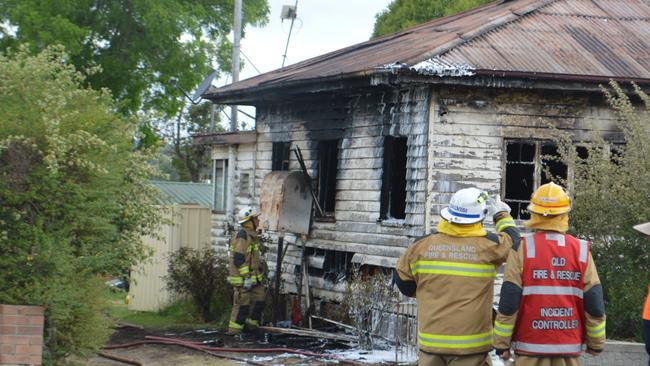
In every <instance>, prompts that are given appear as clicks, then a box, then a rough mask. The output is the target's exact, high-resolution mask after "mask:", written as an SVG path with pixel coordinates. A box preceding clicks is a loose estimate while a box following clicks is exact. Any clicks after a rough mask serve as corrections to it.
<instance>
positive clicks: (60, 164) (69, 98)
mask: <svg viewBox="0 0 650 366" xmlns="http://www.w3.org/2000/svg"><path fill="white" fill-rule="evenodd" d="M30 54H31V53H30V52H29V51H28V50H26V49H21V50H18V51H17V52H15V53H13V54H11V55H1V54H0V202H2V204H1V205H0V253H2V255H1V256H0V268H2V270H1V271H0V303H4V304H34V305H42V306H44V307H45V310H46V313H45V315H46V323H45V324H46V331H45V337H46V339H45V353H44V356H45V362H46V364H52V363H59V362H60V361H61V360H63V359H65V358H66V357H68V356H69V355H71V354H82V355H83V354H85V353H87V352H89V351H92V350H94V349H96V348H98V347H99V346H101V345H102V344H103V343H104V341H105V338H106V337H107V335H108V334H109V328H108V324H107V320H106V319H105V317H104V316H103V313H102V308H103V307H104V303H103V301H102V298H103V297H102V296H101V291H102V289H103V288H102V286H103V281H102V280H101V277H100V276H102V275H105V274H122V273H124V272H126V271H128V270H129V269H130V268H131V266H132V265H133V264H134V263H136V262H137V261H139V260H141V259H143V258H144V257H146V255H147V250H146V248H145V246H144V245H143V243H142V237H143V235H150V234H153V233H154V232H155V229H157V227H158V225H159V224H160V222H161V219H160V213H159V211H158V209H157V208H156V207H154V203H155V202H157V201H156V199H157V194H156V190H155V189H154V188H153V187H151V186H150V185H149V183H148V181H149V179H150V177H151V175H152V173H153V170H152V168H151V167H150V166H149V164H148V161H150V159H151V157H152V153H153V152H152V151H150V150H148V149H134V144H133V136H134V135H136V133H137V132H136V131H137V129H138V124H137V123H136V121H134V120H132V119H126V118H124V117H123V116H122V114H119V113H116V106H115V104H114V103H113V101H112V99H111V95H110V93H108V92H107V91H96V90H93V89H90V88H87V87H84V86H83V85H84V82H85V80H84V78H83V76H82V74H80V73H79V72H77V71H76V70H75V68H74V67H73V66H72V65H71V64H70V63H69V60H70V58H69V56H68V55H67V54H65V53H64V52H63V51H62V48H61V47H57V48H48V49H46V50H45V51H43V52H41V53H39V54H37V55H35V56H30Z"/></svg>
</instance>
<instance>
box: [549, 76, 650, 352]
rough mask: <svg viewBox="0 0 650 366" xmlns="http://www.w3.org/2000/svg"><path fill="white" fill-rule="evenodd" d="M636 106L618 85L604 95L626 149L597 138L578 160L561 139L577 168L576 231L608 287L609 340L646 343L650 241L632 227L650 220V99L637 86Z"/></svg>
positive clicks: (565, 139)
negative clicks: (644, 326) (644, 310)
mask: <svg viewBox="0 0 650 366" xmlns="http://www.w3.org/2000/svg"><path fill="white" fill-rule="evenodd" d="M633 88H634V90H635V96H633V98H634V99H635V100H637V101H642V104H639V103H637V105H638V107H635V105H634V103H633V102H632V101H631V98H630V97H629V96H628V95H627V94H626V93H625V92H624V90H623V89H622V88H621V87H620V86H619V85H618V84H616V83H614V82H612V83H610V89H604V88H603V91H604V93H605V96H606V98H607V100H608V102H609V105H610V106H611V107H612V108H613V110H614V112H615V116H616V124H617V127H618V128H619V129H620V130H621V131H622V133H623V136H624V138H625V144H624V145H613V144H612V143H609V142H607V141H605V140H604V139H603V138H602V136H600V135H598V134H595V133H594V134H593V136H592V138H591V140H590V141H589V142H584V143H583V142H581V144H583V145H584V146H585V147H586V150H587V152H588V154H587V156H586V157H584V156H583V157H582V158H581V157H579V156H578V154H577V152H576V149H575V141H572V138H571V136H568V135H561V137H560V138H559V144H558V145H559V146H560V149H559V150H560V154H561V156H562V159H563V160H564V161H565V162H566V163H567V165H568V166H569V167H570V169H571V170H573V179H572V180H570V181H569V182H568V183H569V186H573V189H572V193H573V196H574V204H573V210H572V211H571V214H570V224H571V231H572V233H573V234H575V235H577V236H580V237H585V238H588V239H590V240H591V242H592V247H591V251H592V255H593V257H594V260H595V262H596V266H597V268H598V273H599V275H600V279H601V282H602V284H603V288H604V292H605V301H606V312H607V336H608V337H609V338H619V339H630V338H636V339H637V340H641V339H642V338H641V330H640V314H641V306H642V304H643V299H644V295H645V290H646V289H647V284H648V282H647V281H648V273H649V272H650V260H649V259H650V258H649V257H650V247H649V246H648V242H647V239H646V238H645V237H644V236H643V235H641V234H639V233H637V232H636V231H634V230H633V229H632V226H633V225H635V224H638V223H642V222H646V221H650V205H649V204H648V202H650V159H648V156H650V129H649V128H648V124H649V123H650V118H649V117H650V115H649V113H648V112H649V111H650V98H649V97H648V95H646V94H645V93H643V92H642V91H641V90H640V89H639V88H638V87H637V86H636V85H633Z"/></svg>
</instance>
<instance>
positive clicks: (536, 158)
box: [501, 138, 572, 220]
mask: <svg viewBox="0 0 650 366" xmlns="http://www.w3.org/2000/svg"><path fill="white" fill-rule="evenodd" d="M510 144H526V145H532V148H533V152H532V154H533V156H532V158H533V160H532V161H526V160H524V161H522V160H519V161H514V160H513V161H511V160H509V156H508V155H509V153H508V146H509V145H510ZM548 148H555V149H556V151H557V144H556V143H554V142H553V141H552V140H532V139H516V138H513V139H504V141H503V159H502V174H501V177H502V179H501V199H502V200H503V201H504V202H506V203H508V204H509V205H510V206H511V207H512V211H513V212H512V217H513V218H514V219H515V220H527V219H528V218H529V217H530V214H529V213H528V212H527V211H526V207H527V206H528V204H529V203H530V196H531V195H532V193H533V192H535V190H536V189H537V188H539V186H541V185H543V184H546V183H548V182H550V181H551V180H549V179H548V178H546V174H545V167H547V166H551V165H555V166H556V167H557V166H558V165H564V164H563V163H559V162H557V161H552V160H548V159H544V156H546V155H549V151H548V150H546V151H544V149H548ZM519 154H520V157H521V155H522V152H521V151H520V152H519ZM510 162H512V164H513V165H514V164H522V165H532V166H533V170H532V174H533V175H532V187H531V190H530V194H528V195H527V198H510V197H508V196H507V195H506V194H507V193H508V189H507V188H508V165H509V163H510ZM549 169H551V168H549ZM563 169H564V170H565V172H564V174H565V176H564V177H563V178H564V180H565V181H566V182H567V183H569V185H570V182H571V177H572V171H571V169H569V167H567V166H566V165H564V168H563ZM556 183H558V184H560V182H556ZM513 184H516V183H513ZM565 188H568V189H570V187H565ZM517 210H519V212H517Z"/></svg>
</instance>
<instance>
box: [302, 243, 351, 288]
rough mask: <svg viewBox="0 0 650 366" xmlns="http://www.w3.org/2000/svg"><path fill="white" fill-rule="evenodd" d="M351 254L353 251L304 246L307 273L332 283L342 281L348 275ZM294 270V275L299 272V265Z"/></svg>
mask: <svg viewBox="0 0 650 366" xmlns="http://www.w3.org/2000/svg"><path fill="white" fill-rule="evenodd" d="M353 255H354V253H351V252H341V251H338V250H328V249H319V248H310V247H308V248H305V256H306V259H307V263H308V266H309V267H308V268H307V269H308V273H309V275H310V276H313V277H321V278H323V279H324V280H327V281H330V282H334V283H339V282H342V281H344V280H345V279H347V278H348V277H349V276H350V273H351V272H352V256H353ZM294 271H295V273H296V275H298V274H299V273H301V272H300V266H299V265H298V266H296V268H295V269H294Z"/></svg>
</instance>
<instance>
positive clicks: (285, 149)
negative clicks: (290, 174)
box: [271, 142, 291, 171]
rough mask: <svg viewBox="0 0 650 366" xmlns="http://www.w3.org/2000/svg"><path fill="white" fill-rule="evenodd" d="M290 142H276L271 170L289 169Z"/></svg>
mask: <svg viewBox="0 0 650 366" xmlns="http://www.w3.org/2000/svg"><path fill="white" fill-rule="evenodd" d="M290 146H291V143H290V142H274V143H273V151H272V154H271V170H273V171H276V170H289V152H290V150H289V147H290Z"/></svg>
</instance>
